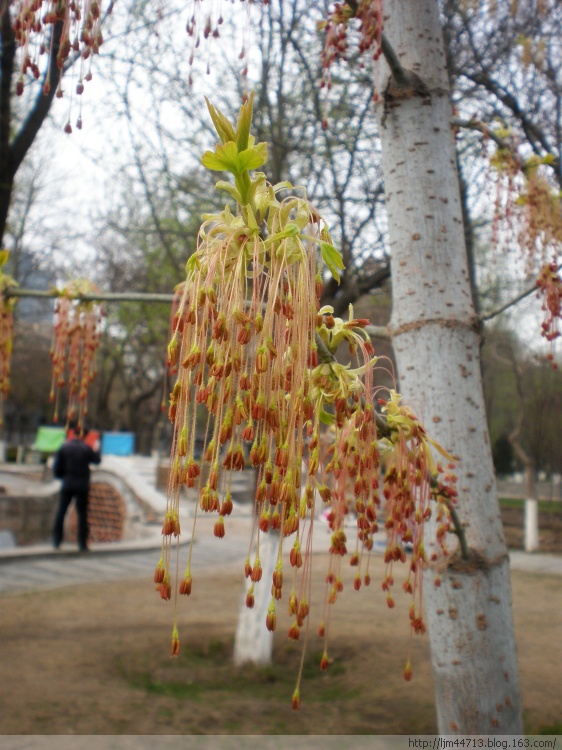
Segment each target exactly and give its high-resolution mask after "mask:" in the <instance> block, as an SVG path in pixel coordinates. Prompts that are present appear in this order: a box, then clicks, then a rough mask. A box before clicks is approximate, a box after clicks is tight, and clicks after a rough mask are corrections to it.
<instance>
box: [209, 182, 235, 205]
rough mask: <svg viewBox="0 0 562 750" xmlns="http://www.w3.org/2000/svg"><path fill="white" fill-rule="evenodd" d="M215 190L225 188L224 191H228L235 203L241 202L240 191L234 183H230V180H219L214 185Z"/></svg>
mask: <svg viewBox="0 0 562 750" xmlns="http://www.w3.org/2000/svg"><path fill="white" fill-rule="evenodd" d="M215 190H226V192H227V193H230V195H231V196H232V197H233V198H234V200H235V201H236V203H240V204H241V203H242V199H241V197H240V193H239V192H238V190H237V189H236V187H235V185H232V184H231V183H230V182H226V180H219V181H218V182H217V184H216V185H215Z"/></svg>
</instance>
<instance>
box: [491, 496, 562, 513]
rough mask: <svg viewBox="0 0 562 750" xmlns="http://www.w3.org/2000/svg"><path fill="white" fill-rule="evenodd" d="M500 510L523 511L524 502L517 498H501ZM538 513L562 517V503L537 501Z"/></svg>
mask: <svg viewBox="0 0 562 750" xmlns="http://www.w3.org/2000/svg"><path fill="white" fill-rule="evenodd" d="M500 508H516V509H517V510H524V509H525V500H520V499H518V498H501V499H500ZM539 513H558V514H561V515H562V502H559V501H557V500H539Z"/></svg>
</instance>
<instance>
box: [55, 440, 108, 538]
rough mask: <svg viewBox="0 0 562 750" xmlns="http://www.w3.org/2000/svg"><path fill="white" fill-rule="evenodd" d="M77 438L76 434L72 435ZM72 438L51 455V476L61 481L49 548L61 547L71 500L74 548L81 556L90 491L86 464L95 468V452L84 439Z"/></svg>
mask: <svg viewBox="0 0 562 750" xmlns="http://www.w3.org/2000/svg"><path fill="white" fill-rule="evenodd" d="M75 434H78V433H75ZM86 434H87V431H84V432H83V433H82V437H81V438H79V437H73V438H72V439H71V440H67V441H66V443H64V444H63V445H62V446H61V447H60V448H59V450H58V452H57V454H56V455H55V461H54V464H53V474H54V475H55V477H56V478H57V479H62V487H61V493H60V499H59V507H58V510H57V515H56V516H55V525H54V527H53V546H54V547H55V549H58V548H59V547H60V545H61V542H62V538H63V529H64V517H65V515H66V511H67V510H68V506H69V505H70V503H71V502H72V498H75V505H76V513H77V515H78V547H79V548H80V550H81V551H82V552H86V551H87V550H88V492H89V490H90V464H99V463H100V461H101V456H100V454H99V452H97V451H95V450H94V449H93V448H90V446H89V445H86V443H85V442H84V438H85V437H86Z"/></svg>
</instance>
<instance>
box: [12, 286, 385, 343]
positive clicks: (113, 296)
mask: <svg viewBox="0 0 562 750" xmlns="http://www.w3.org/2000/svg"><path fill="white" fill-rule="evenodd" d="M3 294H4V298H6V299H9V298H13V297H18V298H21V297H31V298H35V299H57V298H58V297H62V296H63V295H62V293H61V292H60V291H58V290H56V289H20V287H17V286H10V287H8V288H7V289H6V290H5V291H4V293H3ZM71 296H72V299H76V300H80V301H84V302H158V303H168V304H171V303H172V302H173V301H174V298H175V295H174V294H159V293H152V292H99V293H92V294H73V295H71ZM364 330H365V331H366V332H367V333H368V335H369V336H370V337H371V338H379V339H389V338H390V334H389V333H388V329H387V328H386V326H371V325H368V326H365V328H364Z"/></svg>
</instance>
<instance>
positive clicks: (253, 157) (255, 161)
mask: <svg viewBox="0 0 562 750" xmlns="http://www.w3.org/2000/svg"><path fill="white" fill-rule="evenodd" d="M266 161H267V143H258V144H256V145H255V146H252V147H251V148H247V149H246V150H245V151H240V153H239V154H238V169H239V171H240V172H244V171H245V170H250V169H257V168H258V167H261V166H262V165H263V164H265V163H266Z"/></svg>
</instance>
